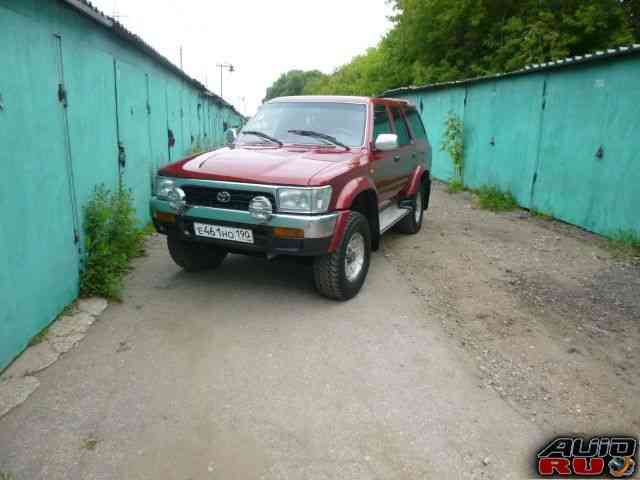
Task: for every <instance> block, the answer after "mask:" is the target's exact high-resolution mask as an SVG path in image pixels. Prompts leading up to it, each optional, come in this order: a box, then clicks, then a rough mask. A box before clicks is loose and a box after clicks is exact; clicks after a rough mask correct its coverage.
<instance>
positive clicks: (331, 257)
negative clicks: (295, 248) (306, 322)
mask: <svg viewBox="0 0 640 480" xmlns="http://www.w3.org/2000/svg"><path fill="white" fill-rule="evenodd" d="M370 259H371V230H370V228H369V223H368V222H367V219H366V218H365V217H364V215H362V214H361V213H358V212H351V213H350V214H349V219H348V221H347V226H346V228H345V232H344V235H343V237H342V241H341V242H340V245H339V246H338V248H337V249H336V250H335V251H334V252H332V253H330V254H328V255H323V256H321V257H317V258H316V259H315V261H314V264H313V277H314V280H315V284H316V288H317V289H318V292H320V293H321V294H322V295H324V296H325V297H328V298H333V299H335V300H349V299H350V298H353V297H355V296H356V295H357V293H358V292H359V291H360V289H361V288H362V285H363V283H364V281H365V278H366V277H367V272H368V271H369V262H370Z"/></svg>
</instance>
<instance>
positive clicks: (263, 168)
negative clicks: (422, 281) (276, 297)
mask: <svg viewBox="0 0 640 480" xmlns="http://www.w3.org/2000/svg"><path fill="white" fill-rule="evenodd" d="M228 133H229V134H230V136H231V137H232V138H231V141H230V142H229V144H228V145H227V146H226V147H225V148H221V149H218V150H215V151H212V152H208V153H203V154H199V155H196V156H192V157H189V158H185V159H183V160H180V161H178V162H176V163H173V164H171V165H168V166H166V167H164V168H162V169H161V170H160V171H159V172H158V177H157V180H156V185H155V189H154V195H153V197H152V199H151V214H152V218H153V221H154V224H155V227H156V229H157V231H158V232H160V233H163V234H166V235H167V238H168V247H169V253H170V254H171V257H172V258H173V260H174V261H175V262H176V263H177V264H178V265H179V266H180V267H182V268H183V269H185V270H187V271H196V270H203V269H210V268H216V267H218V266H219V265H220V264H221V263H222V261H223V260H224V258H225V257H226V256H227V254H228V253H238V254H249V255H251V254H259V255H264V256H266V257H268V258H273V257H276V256H279V255H293V256H304V257H310V258H312V260H313V274H314V280H315V284H316V287H317V289H318V291H319V292H320V293H321V294H323V295H325V296H327V297H330V298H334V299H337V300H347V299H349V298H352V297H353V296H355V295H356V294H357V293H358V292H359V291H360V288H361V287H362V285H363V283H364V281H365V278H366V276H367V272H368V270H369V260H370V255H371V251H372V250H376V249H377V248H378V247H379V245H380V236H381V235H382V234H383V233H384V232H386V231H387V230H388V229H390V228H391V227H395V228H396V229H397V230H398V231H400V232H403V233H409V234H412V233H417V232H418V231H419V230H420V227H421V226H422V217H423V213H424V211H425V210H426V209H427V207H428V206H429V194H430V191H431V179H430V176H429V169H430V165H431V147H430V145H429V142H428V139H427V134H426V132H425V129H424V126H423V124H422V120H421V119H420V115H419V114H418V112H417V111H416V109H415V108H414V107H413V106H411V105H409V104H408V103H407V102H405V101H402V100H395V99H394V100H392V99H386V98H366V97H337V96H301V97H284V98H278V99H275V100H271V101H270V102H268V103H266V104H264V105H263V106H262V107H261V108H260V110H259V111H258V113H257V114H256V115H255V116H254V117H253V118H252V119H251V120H249V122H248V123H247V124H246V125H245V126H244V127H243V128H242V130H241V131H240V132H239V133H238V134H236V133H235V132H228Z"/></svg>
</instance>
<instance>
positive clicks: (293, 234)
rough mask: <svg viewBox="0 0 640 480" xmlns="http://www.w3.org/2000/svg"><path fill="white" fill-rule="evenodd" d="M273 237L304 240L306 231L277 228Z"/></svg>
mask: <svg viewBox="0 0 640 480" xmlns="http://www.w3.org/2000/svg"><path fill="white" fill-rule="evenodd" d="M273 236H274V237H278V238H304V230H302V229H301V228H284V227H276V228H274V229H273Z"/></svg>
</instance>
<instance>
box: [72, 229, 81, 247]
mask: <svg viewBox="0 0 640 480" xmlns="http://www.w3.org/2000/svg"><path fill="white" fill-rule="evenodd" d="M73 243H75V244H76V245H77V244H78V243H80V234H79V233H78V230H76V229H74V230H73Z"/></svg>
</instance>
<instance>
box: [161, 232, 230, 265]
mask: <svg viewBox="0 0 640 480" xmlns="http://www.w3.org/2000/svg"><path fill="white" fill-rule="evenodd" d="M167 246H168V247H169V254H170V255H171V258H172V259H173V261H174V262H176V264H177V265H178V266H179V267H182V268H183V269H184V270H185V271H187V272H199V271H202V270H213V269H214V268H217V267H219V266H220V264H221V263H222V261H223V260H224V259H225V257H226V256H227V251H226V250H223V249H221V248H218V247H215V246H213V245H207V244H203V243H195V242H188V241H186V240H183V239H182V238H180V237H179V236H178V235H175V234H170V235H169V236H168V237H167Z"/></svg>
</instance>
